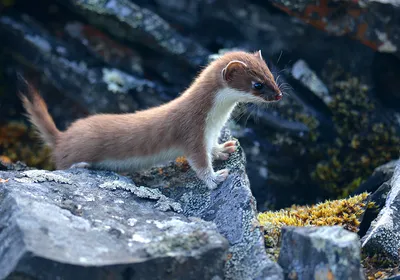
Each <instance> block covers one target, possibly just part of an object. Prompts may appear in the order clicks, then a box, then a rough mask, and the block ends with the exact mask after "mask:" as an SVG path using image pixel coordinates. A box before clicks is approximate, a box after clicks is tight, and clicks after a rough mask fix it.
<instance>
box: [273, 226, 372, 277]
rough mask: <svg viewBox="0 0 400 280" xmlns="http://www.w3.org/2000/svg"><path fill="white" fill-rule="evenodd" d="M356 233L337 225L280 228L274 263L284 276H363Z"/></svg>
mask: <svg viewBox="0 0 400 280" xmlns="http://www.w3.org/2000/svg"><path fill="white" fill-rule="evenodd" d="M360 262H361V257H360V244H359V238H358V236H357V234H356V233H353V232H350V231H348V230H345V229H343V228H342V227H340V226H323V227H311V226H309V227H308V226H307V227H288V226H286V227H283V228H282V245H281V250H280V254H279V259H278V263H279V264H280V265H281V266H282V268H283V270H284V273H285V277H286V278H287V279H298V280H303V279H304V280H308V279H321V280H322V279H352V280H357V279H365V276H364V272H363V270H362V267H361V263H360Z"/></svg>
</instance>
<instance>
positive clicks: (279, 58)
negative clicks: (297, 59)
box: [276, 50, 283, 64]
mask: <svg viewBox="0 0 400 280" xmlns="http://www.w3.org/2000/svg"><path fill="white" fill-rule="evenodd" d="M282 54H283V51H282V50H281V54H280V55H279V57H278V61H277V62H276V64H278V63H279V60H281V57H282Z"/></svg>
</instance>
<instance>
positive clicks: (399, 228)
mask: <svg viewBox="0 0 400 280" xmlns="http://www.w3.org/2000/svg"><path fill="white" fill-rule="evenodd" d="M385 185H389V186H386V187H388V188H389V189H390V191H389V192H388V194H387V196H386V202H385V206H384V207H383V209H382V210H381V211H380V212H379V214H378V217H377V218H376V219H375V220H374V221H373V222H372V223H371V226H370V228H369V229H368V231H367V233H366V234H365V236H364V237H363V238H362V240H361V241H362V247H363V248H364V249H365V250H366V251H368V252H370V253H378V254H382V255H385V256H387V257H389V258H391V259H392V260H394V261H398V260H399V259H400V253H399V252H400V213H399V209H400V161H398V162H397V165H396V168H395V170H394V173H393V176H392V178H391V179H390V180H389V181H387V182H386V183H385V184H384V185H383V187H385Z"/></svg>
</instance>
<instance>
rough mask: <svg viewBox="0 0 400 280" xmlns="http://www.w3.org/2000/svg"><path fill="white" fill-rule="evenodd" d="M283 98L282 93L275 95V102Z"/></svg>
mask: <svg viewBox="0 0 400 280" xmlns="http://www.w3.org/2000/svg"><path fill="white" fill-rule="evenodd" d="M282 96H283V95H282V92H279V93H278V94H277V95H275V100H281V99H282Z"/></svg>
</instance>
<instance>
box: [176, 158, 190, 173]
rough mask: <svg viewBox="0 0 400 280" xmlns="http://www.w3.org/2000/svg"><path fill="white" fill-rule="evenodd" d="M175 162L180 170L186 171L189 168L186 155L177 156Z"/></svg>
mask: <svg viewBox="0 0 400 280" xmlns="http://www.w3.org/2000/svg"><path fill="white" fill-rule="evenodd" d="M175 164H176V165H177V166H178V167H179V169H181V170H182V171H187V170H189V169H190V166H189V162H188V161H187V159H186V157H183V156H182V157H178V158H176V159H175Z"/></svg>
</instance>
